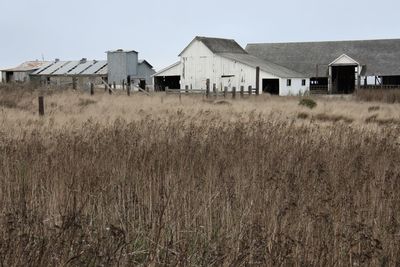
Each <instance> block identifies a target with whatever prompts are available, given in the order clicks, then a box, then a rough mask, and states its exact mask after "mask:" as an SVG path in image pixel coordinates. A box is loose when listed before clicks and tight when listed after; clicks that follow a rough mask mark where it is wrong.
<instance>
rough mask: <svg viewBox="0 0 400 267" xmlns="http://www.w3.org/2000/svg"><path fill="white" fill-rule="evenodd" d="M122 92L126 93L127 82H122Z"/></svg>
mask: <svg viewBox="0 0 400 267" xmlns="http://www.w3.org/2000/svg"><path fill="white" fill-rule="evenodd" d="M122 91H125V80H122Z"/></svg>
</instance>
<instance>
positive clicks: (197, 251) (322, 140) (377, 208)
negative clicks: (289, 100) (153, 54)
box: [0, 95, 400, 266]
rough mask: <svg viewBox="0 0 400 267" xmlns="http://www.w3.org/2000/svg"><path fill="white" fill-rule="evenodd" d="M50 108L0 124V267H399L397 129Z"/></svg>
mask: <svg viewBox="0 0 400 267" xmlns="http://www.w3.org/2000/svg"><path fill="white" fill-rule="evenodd" d="M59 97H65V96H62V95H60V96H59ZM49 98H50V97H49ZM80 98H82V96H79V97H77V98H76V100H74V101H76V105H77V106H78V105H79V100H78V99H80ZM117 98H118V97H117ZM99 99H100V98H99ZM118 99H119V100H120V104H121V105H120V106H119V108H125V104H124V102H123V101H125V100H123V99H120V98H118ZM49 101H54V103H57V104H56V106H55V107H54V108H55V109H57V112H58V113H55V115H51V116H54V117H51V118H48V119H47V118H44V119H37V120H33V121H31V122H29V123H30V124H24V125H22V126H20V129H19V131H18V133H14V134H10V132H9V131H10V130H9V129H5V128H4V126H9V127H10V129H17V128H14V126H13V125H14V124H13V123H18V121H19V120H21V121H23V122H24V123H28V119H27V118H23V119H19V117H17V118H18V119H17V122H15V117H13V119H10V118H8V117H7V118H3V121H2V122H1V124H0V125H2V126H3V127H2V128H0V159H1V160H0V203H2V204H1V206H0V265H1V266H26V265H32V266H65V265H70V266H135V265H141V266H147V265H153V266H154V265H156V266H170V265H171V266H247V265H256V266H276V265H281V266H396V265H398V264H399V263H400V256H399V255H400V254H399V252H400V239H399V238H398V235H399V233H400V215H399V214H398V212H397V210H398V209H399V208H400V197H399V195H398V191H399V190H400V183H399V182H398V180H399V178H400V166H399V164H398V159H399V158H400V142H399V141H400V140H399V133H400V132H399V128H398V127H392V126H390V125H385V126H380V127H378V128H369V126H368V125H367V126H368V127H366V126H365V127H364V126H357V125H353V124H351V125H348V124H342V123H334V124H327V125H326V124H319V123H318V122H317V121H315V120H314V121H312V122H307V123H304V124H301V123H300V124H299V123H298V120H297V118H296V116H297V115H294V117H293V119H290V118H289V119H288V118H285V115H284V116H276V115H274V114H275V113H269V114H265V113H263V112H261V111H260V110H254V103H250V106H251V107H250V108H244V107H243V108H241V110H242V112H241V113H238V114H236V115H235V113H233V108H235V107H234V106H235V105H241V104H240V103H242V102H237V103H232V106H226V105H222V106H220V105H207V108H205V109H200V108H198V109H195V108H193V107H192V109H190V108H189V107H188V106H192V101H191V100H183V102H184V101H188V103H190V104H188V106H185V102H184V104H182V105H181V106H178V107H175V106H176V105H177V104H176V103H178V102H176V101H177V100H176V99H175V100H174V101H175V102H174V104H171V107H168V108H166V109H165V110H164V113H163V115H159V114H157V112H158V111H159V109H156V110H154V109H153V108H154V107H147V109H145V108H144V107H143V106H139V104H137V105H138V107H136V108H137V109H138V110H139V109H141V111H140V112H139V111H138V112H137V113H138V114H136V116H135V117H134V119H132V118H133V117H130V116H131V115H125V116H124V115H123V114H124V113H122V112H121V113H120V116H119V118H115V119H110V120H104V121H100V120H97V119H95V118H96V117H92V118H91V119H83V120H82V122H79V123H77V122H75V121H73V120H72V121H66V122H64V123H63V124H62V125H61V126H59V127H54V123H55V122H50V120H52V119H53V120H59V121H61V119H60V118H59V117H58V116H61V115H57V114H59V113H60V112H69V109H68V107H67V106H62V103H60V102H57V101H56V100H55V99H53V98H50V100H49ZM149 101H150V100H149ZM151 101H154V100H151ZM157 101H158V100H157ZM170 101H172V100H170ZM21 102H24V101H23V100H21ZM142 102H143V101H142ZM165 102H167V101H165ZM267 103H268V102H267ZM242 104H243V103H242ZM264 104H265V103H264ZM18 105H20V103H18ZM131 105H132V104H131ZM164 105H168V103H165V104H164ZM203 105H204V104H203ZM243 105H245V104H243ZM293 106H297V101H293ZM319 106H320V105H319ZM116 107H117V106H114V107H113V108H114V109H115V108H116ZM236 108H238V107H236ZM59 109H61V110H59ZM90 109H95V110H101V109H102V102H101V101H100V100H99V101H98V102H96V103H93V104H90V105H86V106H82V107H81V108H80V109H79V111H78V112H80V113H83V112H89V110H90ZM27 110H29V108H28V109H27ZM365 110H366V112H367V109H365ZM156 111H157V112H156ZM228 111H229V112H230V113H229V116H227V114H226V113H228ZM6 112H10V113H11V112H14V113H15V112H17V111H15V109H8V110H7V111H6ZM21 112H27V111H26V110H23V111H21ZM54 112H55V111H54ZM276 112H277V111H276ZM309 112H311V111H309ZM278 113H279V112H278ZM7 114H8V113H7ZM23 114H25V113H23ZM126 114H130V113H128V112H127V113H126ZM222 114H224V115H222ZM295 114H298V113H295ZM310 114H311V113H310ZM3 116H10V114H8V115H3ZM49 116H50V115H49ZM81 116H83V115H81ZM101 116H103V114H101ZM309 116H311V115H309ZM128 118H129V119H128ZM46 120H49V121H46ZM11 121H12V122H11Z"/></svg>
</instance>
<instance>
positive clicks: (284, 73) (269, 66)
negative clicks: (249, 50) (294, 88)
mask: <svg viewBox="0 0 400 267" xmlns="http://www.w3.org/2000/svg"><path fill="white" fill-rule="evenodd" d="M218 55H219V56H221V57H224V58H227V59H230V60H233V61H237V62H240V63H242V64H245V65H247V66H250V67H254V68H256V67H260V69H261V70H262V71H265V72H267V73H270V74H273V75H275V76H277V77H280V78H303V77H304V75H303V74H301V73H298V72H295V71H293V70H290V69H288V68H285V67H283V66H280V65H277V64H275V63H272V62H268V61H265V60H262V59H259V58H257V57H255V56H252V55H249V54H235V53H221V54H218Z"/></svg>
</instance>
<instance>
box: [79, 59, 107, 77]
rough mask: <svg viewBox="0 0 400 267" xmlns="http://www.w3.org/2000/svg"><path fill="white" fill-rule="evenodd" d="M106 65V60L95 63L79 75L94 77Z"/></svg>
mask: <svg viewBox="0 0 400 267" xmlns="http://www.w3.org/2000/svg"><path fill="white" fill-rule="evenodd" d="M106 65H107V60H100V61H97V62H96V63H95V64H93V65H92V66H90V67H89V68H88V69H86V70H85V71H83V72H82V73H80V74H81V75H95V74H97V72H98V71H99V70H100V69H102V68H103V67H105V66H106Z"/></svg>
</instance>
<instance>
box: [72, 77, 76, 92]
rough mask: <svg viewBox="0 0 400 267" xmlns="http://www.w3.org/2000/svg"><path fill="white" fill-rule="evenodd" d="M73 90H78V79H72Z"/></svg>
mask: <svg viewBox="0 0 400 267" xmlns="http://www.w3.org/2000/svg"><path fill="white" fill-rule="evenodd" d="M72 89H74V90H76V78H75V77H74V78H72Z"/></svg>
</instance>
